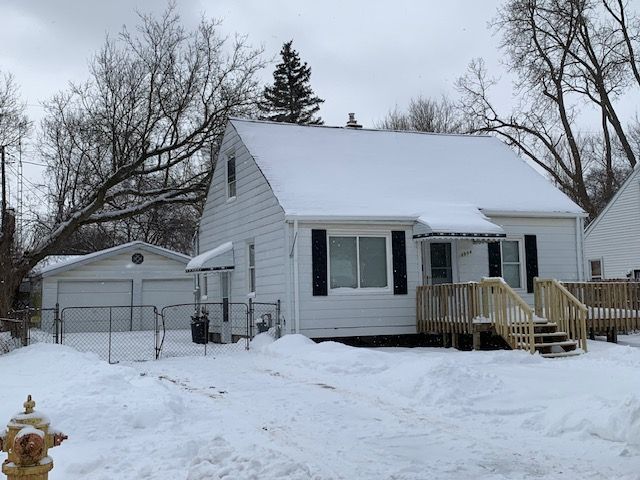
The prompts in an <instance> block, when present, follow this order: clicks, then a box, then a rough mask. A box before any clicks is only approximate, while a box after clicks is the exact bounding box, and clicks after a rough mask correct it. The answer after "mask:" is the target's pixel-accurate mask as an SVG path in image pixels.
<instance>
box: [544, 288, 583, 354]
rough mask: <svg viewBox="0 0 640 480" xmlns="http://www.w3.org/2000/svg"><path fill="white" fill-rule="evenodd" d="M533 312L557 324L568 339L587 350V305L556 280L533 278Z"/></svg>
mask: <svg viewBox="0 0 640 480" xmlns="http://www.w3.org/2000/svg"><path fill="white" fill-rule="evenodd" d="M534 286H535V288H534V299H535V313H536V315H537V316H538V317H544V318H546V319H548V320H549V321H551V322H555V323H557V324H558V330H559V331H562V332H566V334H567V338H568V339H569V340H575V341H576V342H578V346H579V347H580V348H582V350H584V351H585V352H586V351H587V307H586V306H585V305H584V303H583V302H581V301H580V300H579V299H578V298H576V296H575V295H573V294H572V293H571V292H570V291H569V290H567V288H565V287H564V286H563V285H562V284H561V283H560V282H559V281H558V280H553V279H539V278H536V279H535V283H534Z"/></svg>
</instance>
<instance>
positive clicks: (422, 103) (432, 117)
mask: <svg viewBox="0 0 640 480" xmlns="http://www.w3.org/2000/svg"><path fill="white" fill-rule="evenodd" d="M377 127H378V128H383V129H386V130H415V131H418V132H436V133H464V132H467V131H469V130H470V129H471V128H472V127H471V126H470V125H469V124H468V123H467V122H466V121H465V118H464V117H463V116H462V115H461V112H460V110H459V109H458V108H457V106H456V104H455V102H453V101H452V100H450V99H449V97H447V96H442V97H440V98H439V99H433V98H424V97H417V98H413V99H411V101H410V102H409V106H408V107H407V109H406V110H398V108H397V107H396V108H395V109H393V110H391V111H389V112H388V113H387V115H386V116H385V117H384V118H383V119H382V121H381V122H379V123H378V124H377Z"/></svg>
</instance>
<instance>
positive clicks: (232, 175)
mask: <svg viewBox="0 0 640 480" xmlns="http://www.w3.org/2000/svg"><path fill="white" fill-rule="evenodd" d="M235 196H236V156H235V154H234V153H231V154H229V155H228V156H227V198H235Z"/></svg>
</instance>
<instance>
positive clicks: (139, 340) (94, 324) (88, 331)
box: [60, 305, 159, 363]
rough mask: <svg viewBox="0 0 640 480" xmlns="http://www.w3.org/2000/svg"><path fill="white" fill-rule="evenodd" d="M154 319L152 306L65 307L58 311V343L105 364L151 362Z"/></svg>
mask: <svg viewBox="0 0 640 480" xmlns="http://www.w3.org/2000/svg"><path fill="white" fill-rule="evenodd" d="M157 316H158V312H157V310H156V307H155V306H153V305H134V306H131V305H129V306H108V307H90V306H89V307H67V308H64V309H63V310H62V312H61V336H60V343H62V344H64V345H68V346H70V347H73V348H75V349H76V350H79V351H81V352H93V353H96V354H97V355H98V356H99V357H100V358H101V359H103V360H107V361H108V362H109V363H118V362H121V361H143V360H153V359H154V358H156V352H157V345H158V333H159V331H158V322H157Z"/></svg>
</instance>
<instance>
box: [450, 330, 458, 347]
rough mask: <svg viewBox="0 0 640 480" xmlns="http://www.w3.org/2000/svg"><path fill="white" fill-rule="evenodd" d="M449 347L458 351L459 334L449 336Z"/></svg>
mask: <svg viewBox="0 0 640 480" xmlns="http://www.w3.org/2000/svg"><path fill="white" fill-rule="evenodd" d="M451 346H452V347H453V348H455V349H456V350H459V349H460V334H459V333H452V334H451Z"/></svg>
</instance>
